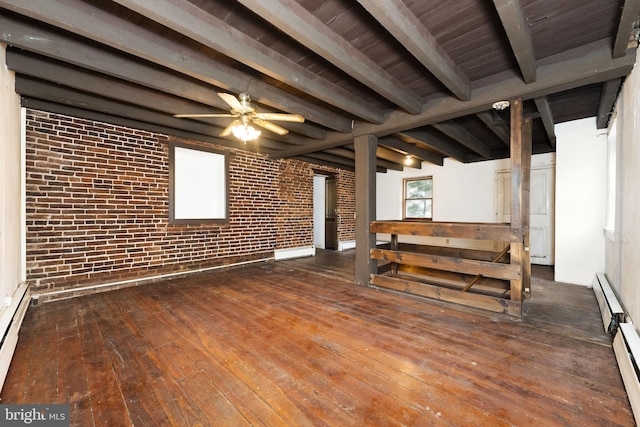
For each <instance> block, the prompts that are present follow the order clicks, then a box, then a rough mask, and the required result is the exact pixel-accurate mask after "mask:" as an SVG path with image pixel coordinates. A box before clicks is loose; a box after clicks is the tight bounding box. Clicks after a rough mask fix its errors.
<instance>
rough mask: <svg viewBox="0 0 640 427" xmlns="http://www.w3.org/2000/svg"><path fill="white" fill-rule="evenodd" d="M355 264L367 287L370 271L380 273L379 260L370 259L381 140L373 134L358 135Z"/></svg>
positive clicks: (373, 242) (356, 271)
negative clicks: (371, 226)
mask: <svg viewBox="0 0 640 427" xmlns="http://www.w3.org/2000/svg"><path fill="white" fill-rule="evenodd" d="M354 146H355V150H356V266H355V276H356V283H357V284H358V285H364V286H368V285H369V283H370V280H371V274H375V273H377V272H378V262H377V261H376V260H375V259H371V255H370V253H371V249H375V247H376V234H375V233H372V232H371V230H370V224H371V221H374V220H375V219H376V150H377V148H378V139H377V138H376V137H375V136H373V135H363V136H358V137H356V139H355V141H354Z"/></svg>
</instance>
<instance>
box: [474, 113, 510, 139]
mask: <svg viewBox="0 0 640 427" xmlns="http://www.w3.org/2000/svg"><path fill="white" fill-rule="evenodd" d="M476 117H478V118H479V119H480V120H482V122H483V123H484V124H485V125H486V126H487V127H488V128H489V129H491V131H493V133H495V134H496V136H497V137H498V138H500V140H501V141H502V142H504V143H505V145H506V146H507V147H508V146H509V145H510V141H509V128H508V126H507V125H506V124H505V123H504V122H503V121H502V120H501V119H500V117H498V115H497V114H496V112H495V111H493V110H487V111H480V112H479V113H476Z"/></svg>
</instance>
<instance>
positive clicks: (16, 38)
mask: <svg viewBox="0 0 640 427" xmlns="http://www.w3.org/2000/svg"><path fill="white" fill-rule="evenodd" d="M0 28H2V29H3V31H2V32H0V41H2V42H4V43H7V44H8V45H10V46H15V47H18V48H20V49H23V50H26V51H29V52H33V53H37V54H40V55H43V56H46V57H48V58H52V59H57V60H59V61H62V62H66V63H69V64H73V65H76V66H79V67H82V68H85V69H88V70H92V71H98V72H100V73H102V74H106V75H109V76H112V77H116V78H119V79H122V80H126V81H129V82H131V83H136V84H139V85H143V86H147V87H150V88H153V89H156V90H161V91H164V92H167V93H170V94H173V95H177V96H181V97H184V98H187V99H191V100H192V101H196V102H199V103H202V104H205V105H210V106H212V107H215V108H219V109H223V110H224V109H227V108H228V105H227V104H226V103H225V102H224V101H223V100H222V98H220V97H219V96H218V95H216V88H215V87H214V86H211V85H209V84H207V83H204V82H200V81H197V80H193V79H187V78H183V77H180V76H178V75H177V74H176V73H173V72H170V71H169V70H165V69H162V68H158V67H153V66H150V65H147V64H145V63H142V62H138V61H135V60H134V59H133V57H128V56H126V55H122V54H120V53H117V52H115V51H113V50H112V49H107V48H102V47H100V46H97V45H96V44H90V43H86V42H83V41H81V40H79V39H78V38H77V37H73V36H71V35H69V34H66V33H61V32H58V31H53V30H50V29H48V28H46V27H44V26H42V25H38V24H36V23H34V22H33V21H27V20H23V19H19V18H17V17H14V16H7V15H2V14H1V13H0Z"/></svg>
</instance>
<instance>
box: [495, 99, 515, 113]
mask: <svg viewBox="0 0 640 427" xmlns="http://www.w3.org/2000/svg"><path fill="white" fill-rule="evenodd" d="M510 104H511V103H510V102H509V101H497V102H494V103H493V109H494V110H498V111H502V110H506V109H507V108H509V105H510Z"/></svg>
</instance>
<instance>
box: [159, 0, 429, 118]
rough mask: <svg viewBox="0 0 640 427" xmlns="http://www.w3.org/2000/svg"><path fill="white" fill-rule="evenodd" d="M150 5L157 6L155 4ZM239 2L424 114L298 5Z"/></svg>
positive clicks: (396, 84)
mask: <svg viewBox="0 0 640 427" xmlns="http://www.w3.org/2000/svg"><path fill="white" fill-rule="evenodd" d="M147 1H149V2H151V3H153V1H152V0H147ZM238 2H239V3H241V4H243V5H244V6H246V7H247V8H248V9H250V10H251V11H252V12H254V13H256V14H257V15H258V16H260V17H261V18H263V19H265V20H266V21H267V22H269V23H270V24H272V25H273V26H275V27H276V28H278V29H279V30H280V31H282V32H283V33H285V34H287V35H289V36H290V37H292V38H293V39H295V40H297V41H298V43H300V44H302V45H304V46H305V47H307V48H308V49H310V50H311V51H313V52H315V53H317V54H318V55H320V56H321V57H323V58H324V59H326V60H327V61H329V62H331V63H332V64H333V65H335V66H336V67H338V68H339V69H341V70H342V71H344V72H345V73H347V74H348V75H349V76H351V77H352V78H354V79H356V80H358V81H360V82H361V83H364V84H365V85H367V86H368V87H369V88H371V89H372V90H374V91H375V92H377V93H379V94H380V95H382V96H383V97H385V98H386V99H388V100H390V101H391V102H393V103H394V104H396V105H398V106H399V107H401V108H402V109H404V110H405V111H407V112H408V113H412V114H418V113H421V112H422V101H421V99H420V97H419V96H418V95H416V94H415V93H414V92H412V91H411V90H409V89H408V88H407V87H406V86H405V85H404V84H402V83H401V82H400V81H398V79H396V78H395V77H394V76H393V75H391V74H389V73H388V72H386V71H385V70H383V69H382V68H381V67H380V66H379V65H378V64H376V63H375V62H373V61H372V60H371V59H369V58H368V57H367V56H365V55H364V54H363V53H362V52H360V50H358V49H356V48H355V47H354V46H353V45H351V44H350V43H349V42H348V41H346V40H345V39H343V38H342V37H341V36H340V35H338V34H337V33H335V32H334V31H333V30H331V29H330V28H329V27H327V26H326V25H325V24H324V23H322V22H321V21H320V20H319V19H318V18H316V17H315V16H314V15H313V14H311V13H310V12H309V11H307V10H306V9H305V8H304V7H302V6H300V4H298V2H297V1H295V0H270V1H268V2H266V1H264V0H238Z"/></svg>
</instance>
